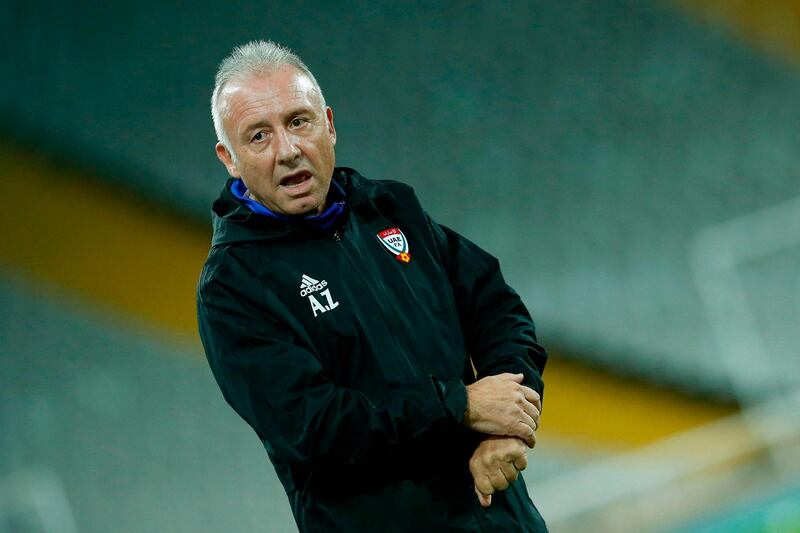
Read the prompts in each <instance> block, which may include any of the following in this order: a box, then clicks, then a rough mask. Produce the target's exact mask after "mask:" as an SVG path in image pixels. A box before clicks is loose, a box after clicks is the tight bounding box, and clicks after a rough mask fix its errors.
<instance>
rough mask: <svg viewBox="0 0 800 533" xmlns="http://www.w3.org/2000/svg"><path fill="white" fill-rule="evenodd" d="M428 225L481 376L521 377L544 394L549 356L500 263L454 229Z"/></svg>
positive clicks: (468, 344) (467, 342) (471, 353)
mask: <svg viewBox="0 0 800 533" xmlns="http://www.w3.org/2000/svg"><path fill="white" fill-rule="evenodd" d="M429 221H430V226H431V228H432V231H433V235H434V239H435V240H436V243H437V247H438V248H439V251H440V253H441V255H442V260H443V263H444V266H445V270H446V271H447V275H448V278H449V279H450V283H451V285H452V287H453V292H454V294H455V299H456V305H457V306H458V312H459V318H460V320H461V329H462V331H463V334H464V339H465V343H466V347H467V350H468V351H469V354H470V357H471V358H472V362H473V364H474V365H475V369H476V371H477V377H478V378H482V377H486V376H491V375H495V374H501V373H503V372H511V373H515V374H517V373H522V374H524V376H525V379H524V383H525V384H526V385H528V386H529V387H531V388H533V389H535V390H536V391H537V392H539V394H540V395H541V394H543V393H544V382H543V381H542V373H543V372H544V366H545V363H546V361H547V353H546V352H545V350H544V348H542V346H540V345H539V344H538V342H537V340H536V332H535V328H534V324H533V320H532V319H531V316H530V314H529V313H528V310H527V309H526V308H525V305H524V304H523V303H522V300H521V299H520V297H519V295H518V294H517V293H516V292H515V291H514V289H512V288H511V287H509V286H508V285H507V284H506V282H505V280H504V279H503V275H502V274H501V272H500V264H499V262H498V260H497V259H496V258H495V257H493V256H492V255H490V254H489V253H487V252H485V251H484V250H482V249H481V248H480V247H478V246H477V245H475V244H474V243H472V242H471V241H469V240H468V239H466V238H464V237H462V236H461V235H459V234H458V233H456V232H454V231H453V230H451V229H449V228H447V227H445V226H442V225H440V224H437V223H436V222H434V221H433V220H431V219H430V218H429Z"/></svg>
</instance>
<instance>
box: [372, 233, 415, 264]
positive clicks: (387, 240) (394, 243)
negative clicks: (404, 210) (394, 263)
mask: <svg viewBox="0 0 800 533" xmlns="http://www.w3.org/2000/svg"><path fill="white" fill-rule="evenodd" d="M378 240H379V241H380V242H381V244H382V245H383V247H384V248H386V249H387V250H389V251H390V252H392V254H394V258H395V259H397V260H398V261H402V262H403V263H408V262H409V261H411V254H410V253H408V240H406V236H405V235H403V232H402V231H400V228H389V229H385V230H383V231H381V232H380V233H378Z"/></svg>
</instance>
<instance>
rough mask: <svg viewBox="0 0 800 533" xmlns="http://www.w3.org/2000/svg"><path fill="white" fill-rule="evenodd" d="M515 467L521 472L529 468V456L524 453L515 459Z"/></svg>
mask: <svg viewBox="0 0 800 533" xmlns="http://www.w3.org/2000/svg"><path fill="white" fill-rule="evenodd" d="M514 467H515V468H516V469H517V470H519V471H520V472H522V471H523V470H525V469H526V468H528V456H527V455H526V454H524V453H523V454H522V455H520V456H519V457H517V458H516V459H514Z"/></svg>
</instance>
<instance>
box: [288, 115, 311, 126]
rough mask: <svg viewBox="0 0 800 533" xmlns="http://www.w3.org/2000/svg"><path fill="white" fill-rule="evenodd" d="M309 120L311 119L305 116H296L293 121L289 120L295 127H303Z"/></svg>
mask: <svg viewBox="0 0 800 533" xmlns="http://www.w3.org/2000/svg"><path fill="white" fill-rule="evenodd" d="M308 122H309V120H308V119H307V118H305V117H294V118H293V119H292V120H291V122H289V125H290V126H291V127H293V128H301V127H303V126H304V125H305V124H307V123H308Z"/></svg>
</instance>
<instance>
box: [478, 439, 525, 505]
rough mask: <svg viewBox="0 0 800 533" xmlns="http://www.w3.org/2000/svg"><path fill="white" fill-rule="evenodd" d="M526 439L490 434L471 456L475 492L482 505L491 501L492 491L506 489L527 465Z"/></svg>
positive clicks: (489, 503)
mask: <svg viewBox="0 0 800 533" xmlns="http://www.w3.org/2000/svg"><path fill="white" fill-rule="evenodd" d="M527 450H528V448H527V447H526V446H525V442H524V441H522V440H520V439H518V438H516V437H494V436H491V437H487V438H486V439H485V440H484V441H483V442H481V443H480V444H479V445H478V447H477V448H476V449H475V452H474V453H473V454H472V458H471V459H470V460H469V471H470V473H471V474H472V479H473V480H474V481H475V494H477V496H478V501H479V502H480V503H481V506H482V507H489V506H490V505H491V504H492V494H493V493H494V492H496V491H498V490H506V489H507V488H508V487H509V485H511V483H512V482H514V481H515V480H516V479H517V476H518V475H519V473H520V472H521V471H523V470H525V468H527V466H528V457H527V455H526V452H527Z"/></svg>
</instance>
